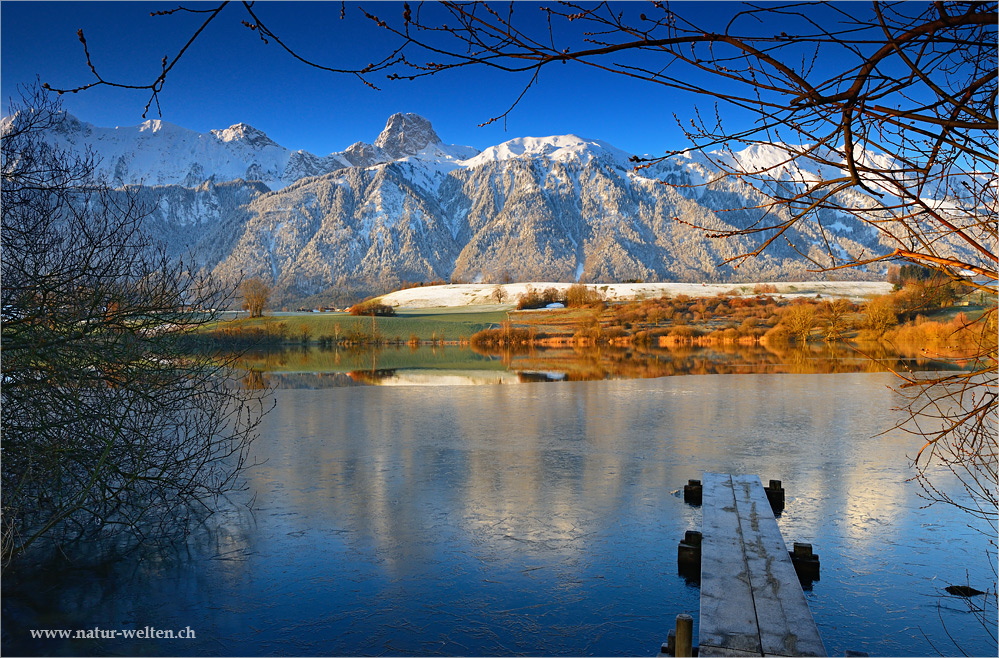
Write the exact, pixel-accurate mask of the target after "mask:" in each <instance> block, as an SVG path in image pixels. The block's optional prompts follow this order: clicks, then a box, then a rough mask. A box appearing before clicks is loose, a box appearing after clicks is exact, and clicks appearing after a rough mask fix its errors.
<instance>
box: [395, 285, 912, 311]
mask: <svg viewBox="0 0 999 658" xmlns="http://www.w3.org/2000/svg"><path fill="white" fill-rule="evenodd" d="M570 285H573V284H571V283H559V282H553V281H546V282H539V281H533V282H530V283H506V284H494V283H464V284H453V285H443V286H424V287H421V288H409V289H408V290H397V291H395V292H391V293H389V294H387V295H383V296H382V297H381V298H380V300H381V302H382V303H383V304H388V305H390V306H393V307H395V308H397V309H419V308H451V307H462V306H479V305H490V306H493V307H495V302H496V298H495V297H494V296H493V295H494V292H495V290H496V288H502V289H503V292H504V293H506V299H507V300H508V302H509V303H508V304H506V305H505V306H506V307H507V308H512V307H513V306H514V305H515V304H516V300H517V297H518V296H519V295H522V294H524V293H525V292H527V288H528V287H531V288H533V289H534V290H537V291H542V290H544V289H545V288H556V289H558V290H564V289H566V288H568V287H569V286H570ZM586 285H587V287H588V288H591V289H596V290H597V291H599V292H600V293H601V294H603V295H604V297H605V298H606V299H607V300H608V301H627V300H633V299H642V298H646V297H660V296H662V295H663V294H664V293H665V294H668V295H670V296H676V295H688V296H690V297H713V296H714V295H719V294H721V293H725V292H734V293H737V294H739V295H740V296H743V297H752V296H754V294H755V293H753V287H754V286H755V285H756V284H755V283H610V284H606V283H590V284H586ZM771 285H773V286H775V287H776V288H777V292H776V293H775V294H776V295H780V296H783V297H815V296H816V295H822V297H845V298H847V299H850V300H853V301H864V300H866V299H868V298H869V297H872V296H876V295H884V294H887V293H889V292H891V289H892V284H890V283H888V282H887V281H786V282H774V283H772V284H771Z"/></svg>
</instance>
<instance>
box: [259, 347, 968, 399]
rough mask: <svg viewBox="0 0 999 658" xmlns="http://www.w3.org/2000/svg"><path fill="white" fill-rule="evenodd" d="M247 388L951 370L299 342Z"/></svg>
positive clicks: (269, 355) (823, 354) (919, 360)
mask: <svg viewBox="0 0 999 658" xmlns="http://www.w3.org/2000/svg"><path fill="white" fill-rule="evenodd" d="M244 363H245V365H246V366H247V368H248V369H249V371H250V372H249V374H248V375H247V378H246V380H245V384H246V385H247V386H249V387H251V388H254V387H260V386H268V385H273V386H278V387H280V388H337V387H344V386H364V385H380V386H385V385H409V386H459V385H461V386H467V385H495V384H520V383H534V382H560V381H599V380H607V379H648V378H653V377H670V376H677V375H725V374H799V375H803V374H829V373H840V374H843V373H873V372H892V371H894V372H898V371H935V370H959V369H961V368H962V367H964V366H966V365H967V364H965V363H963V362H961V361H955V360H950V361H941V360H936V359H932V358H929V357H927V356H925V355H924V354H921V353H920V352H919V351H917V350H914V351H912V352H908V353H907V352H900V351H897V350H894V349H892V348H891V347H889V346H887V345H884V344H881V343H871V344H864V345H857V346H854V345H846V344H842V343H818V344H810V345H807V346H796V345H786V346H782V347H776V346H762V345H752V346H746V345H725V346H716V347H710V348H705V347H693V346H680V347H674V348H669V349H667V348H647V349H637V348H635V347H615V346H600V347H586V348H533V349H522V350H497V351H486V350H481V349H477V348H470V347H464V346H443V347H442V346H435V347H415V348H414V347H409V346H404V345H399V346H389V347H376V348H365V349H346V350H344V349H339V350H338V349H320V348H316V347H300V348H291V349H281V350H267V351H254V352H250V353H248V354H246V355H245V358H244Z"/></svg>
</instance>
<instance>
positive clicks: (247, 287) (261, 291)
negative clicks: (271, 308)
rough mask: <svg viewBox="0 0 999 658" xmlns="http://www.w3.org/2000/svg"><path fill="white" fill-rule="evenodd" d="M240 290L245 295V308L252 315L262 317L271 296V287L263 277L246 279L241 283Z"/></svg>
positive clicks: (252, 316)
mask: <svg viewBox="0 0 999 658" xmlns="http://www.w3.org/2000/svg"><path fill="white" fill-rule="evenodd" d="M239 291H240V293H242V295H243V308H244V309H245V310H247V311H249V312H250V317H251V318H259V317H261V316H262V315H263V314H264V307H265V306H267V300H268V299H270V297H271V287H270V286H269V285H267V283H265V282H264V280H263V279H246V280H245V281H243V283H241V284H240V286H239Z"/></svg>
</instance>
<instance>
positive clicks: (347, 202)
mask: <svg viewBox="0 0 999 658" xmlns="http://www.w3.org/2000/svg"><path fill="white" fill-rule="evenodd" d="M50 137H51V140H52V141H53V142H55V143H56V144H57V145H59V146H63V147H65V148H73V149H83V148H86V147H89V148H91V149H92V150H93V151H94V152H95V154H96V155H98V156H99V157H102V158H103V162H102V164H101V167H102V173H106V174H107V175H108V177H109V179H110V180H112V182H113V183H115V184H118V185H122V184H126V185H129V186H130V190H131V193H133V194H136V195H138V197H139V200H140V202H142V203H143V205H144V206H145V207H147V208H149V209H150V211H151V212H150V214H149V216H148V217H147V218H146V220H145V222H146V226H147V228H148V229H149V231H150V232H151V233H152V234H153V236H154V237H158V238H160V239H162V240H163V241H165V242H166V243H167V244H168V245H169V247H170V249H171V250H172V251H173V252H174V253H177V254H178V255H179V254H181V253H185V252H187V251H188V250H190V251H193V252H194V253H195V255H196V256H197V257H198V259H199V260H200V262H201V265H202V266H203V267H206V268H208V269H211V270H213V271H214V272H215V273H216V274H218V275H220V276H221V277H223V278H225V279H230V280H233V281H235V280H238V279H239V278H241V277H253V276H258V277H261V278H263V279H265V280H266V281H268V282H269V283H270V284H271V285H273V286H274V289H275V298H276V299H277V300H294V299H301V298H304V297H310V296H315V295H325V296H326V297H329V298H336V299H343V298H349V297H352V296H356V295H361V294H369V293H373V292H384V291H385V290H387V289H390V288H393V287H397V286H398V285H399V284H400V283H401V282H403V281H431V280H441V279H443V280H450V281H465V282H491V281H503V280H511V279H512V280H515V281H516V280H520V281H526V280H535V281H586V282H594V283H595V282H607V283H610V282H619V281H624V280H642V281H647V282H652V281H663V282H668V281H696V282H702V281H704V282H712V281H713V282H736V281H758V280H776V279H785V280H786V279H799V280H807V279H810V278H815V277H816V276H819V275H817V274H816V273H815V272H814V270H815V268H816V263H823V264H827V265H836V264H840V263H842V262H843V260H844V259H847V258H850V257H857V256H858V255H870V254H875V253H887V252H888V251H889V250H890V249H889V246H888V243H887V242H886V241H885V240H886V238H885V236H883V235H882V234H879V232H877V231H876V230H872V229H871V227H870V225H868V224H865V223H863V222H861V221H859V220H858V219H856V218H855V217H852V216H850V215H849V214H847V213H841V212H837V211H832V210H825V209H819V210H818V211H817V212H816V219H817V221H814V222H799V223H795V224H794V225H793V226H792V227H791V228H789V229H788V230H787V231H786V232H785V233H784V234H783V236H782V238H786V240H782V241H781V242H779V243H774V244H773V245H772V246H771V248H769V249H768V250H767V251H766V252H764V254H762V255H760V256H758V257H756V258H753V259H750V260H748V261H745V263H743V264H742V265H741V266H740V267H739V268H738V269H734V268H732V267H730V266H727V265H726V266H722V265H720V263H723V262H726V261H728V260H730V259H732V258H734V257H736V256H738V255H740V254H744V253H747V252H749V251H752V250H753V248H754V247H755V245H756V238H757V237H758V236H756V235H753V236H735V237H732V238H728V239H725V240H712V239H709V238H707V236H706V232H705V231H703V230H700V229H698V228H695V227H697V226H700V227H708V228H710V230H711V231H718V232H725V231H738V230H741V229H745V228H748V227H752V226H758V225H759V223H760V222H761V221H765V222H766V223H767V224H774V223H779V222H780V221H784V220H786V219H788V218H787V217H786V210H784V209H776V210H773V211H771V212H770V213H769V215H767V214H766V213H765V211H764V210H762V209H761V208H760V205H761V204H762V203H763V201H764V197H762V196H761V195H760V193H759V192H758V191H757V190H755V189H753V186H751V185H749V184H747V183H746V182H744V181H742V180H740V179H739V178H735V177H724V176H722V171H721V170H720V169H719V168H718V166H717V165H716V164H715V162H719V161H720V162H722V163H723V166H724V164H726V163H728V164H738V165H739V166H741V167H745V168H747V169H749V170H750V171H760V172H762V173H761V174H760V175H759V176H758V177H757V178H758V179H762V181H763V183H764V184H772V185H785V184H788V183H793V182H795V181H798V182H800V181H805V180H814V179H815V178H816V177H818V176H823V177H828V176H829V175H830V174H832V173H833V172H826V171H820V170H817V168H816V170H815V171H810V170H808V169H807V168H803V167H802V166H801V164H800V163H798V162H790V163H789V162H786V160H787V156H786V155H785V154H783V152H782V151H781V149H780V147H779V146H770V147H767V146H756V147H750V148H748V149H745V150H743V151H740V152H736V153H722V152H718V153H710V154H707V155H703V154H694V155H687V156H677V157H674V158H671V159H668V160H666V161H663V162H660V163H657V164H655V165H652V166H649V167H647V168H644V169H640V170H637V171H636V170H635V169H634V163H632V162H630V161H629V158H630V157H631V156H630V155H629V154H628V153H626V152H624V151H622V150H620V149H617V148H615V147H614V146H612V145H610V144H608V143H607V142H603V141H600V140H597V139H588V138H584V137H579V136H576V135H571V134H570V135H555V136H549V137H518V138H514V139H511V140H508V141H506V142H503V143H502V144H497V145H495V146H491V147H489V148H487V149H485V150H484V151H481V152H479V151H478V150H476V149H474V148H471V147H464V146H455V145H449V144H446V143H444V141H443V140H442V139H441V138H440V136H439V135H438V134H437V133H436V131H435V130H434V129H433V126H432V125H431V123H430V122H429V121H428V120H427V119H425V118H423V117H421V116H419V115H416V114H402V113H400V114H394V115H392V116H391V117H389V119H388V121H387V122H386V126H385V129H384V130H383V131H382V132H381V134H379V135H378V137H377V138H376V139H375V140H374V142H373V143H366V142H356V143H354V144H352V145H351V146H349V147H347V148H346V149H344V150H343V151H340V152H336V153H331V154H329V155H327V156H322V157H321V156H317V155H315V154H312V153H308V152H306V151H301V150H300V151H291V150H289V149H286V148H284V147H282V146H280V145H278V144H276V143H275V142H274V141H273V140H271V139H270V138H269V137H268V136H267V135H266V134H265V133H263V132H262V131H260V130H257V129H255V128H253V127H251V126H248V125H246V124H242V123H239V124H235V125H233V126H230V127H229V128H226V129H221V130H214V131H211V132H209V133H197V132H194V131H190V130H187V129H184V128H181V127H179V126H174V125H172V124H169V123H166V122H162V121H147V122H145V123H143V124H141V125H139V126H135V127H132V128H118V129H115V128H98V127H96V126H92V125H91V124H87V123H84V122H82V121H79V120H77V119H75V118H74V117H72V116H70V115H64V117H63V121H62V122H61V125H60V126H59V128H58V129H57V130H55V131H53V134H52V135H51V136H50ZM713 160H714V161H715V162H713ZM830 169H831V168H830ZM768 181H769V182H768ZM759 182H760V181H759V180H758V181H757V183H759ZM663 183H666V184H665V185H664V184H663ZM122 193H123V194H124V193H125V192H124V191H123V192H122ZM868 201H869V200H868ZM846 202H848V203H850V204H854V203H856V204H862V205H858V206H857V207H870V206H867V205H863V204H866V203H867V201H865V198H862V197H860V196H858V197H857V198H856V199H852V198H851V199H847V200H846ZM722 210H724V211H725V212H719V211H722ZM677 220H679V221H677ZM830 251H831V252H832V256H830ZM881 274H882V273H881V272H880V271H871V272H865V271H863V270H844V271H841V275H842V276H845V277H854V278H864V277H878V276H880V275H881Z"/></svg>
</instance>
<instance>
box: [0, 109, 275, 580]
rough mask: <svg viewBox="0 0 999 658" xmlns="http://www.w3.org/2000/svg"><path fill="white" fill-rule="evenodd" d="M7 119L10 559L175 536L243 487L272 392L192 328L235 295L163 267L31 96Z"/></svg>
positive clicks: (132, 211) (2, 318) (126, 206)
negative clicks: (38, 549) (208, 351)
mask: <svg viewBox="0 0 999 658" xmlns="http://www.w3.org/2000/svg"><path fill="white" fill-rule="evenodd" d="M26 94H27V95H26V97H25V98H24V99H23V101H22V103H21V104H20V105H17V106H13V107H12V108H11V110H12V113H11V116H10V117H9V118H8V119H7V120H5V122H4V123H3V125H2V132H0V134H2V142H0V143H2V146H0V156H2V158H0V160H2V173H3V176H2V187H0V209H2V210H0V214H2V220H3V227H2V233H0V236H2V254H3V258H2V260H0V263H2V265H0V277H2V279H3V286H2V287H0V299H2V304H0V334H2V344H3V361H2V373H3V386H2V388H0V408H2V410H3V417H2V423H0V437H2V446H3V463H2V484H3V499H2V504H3V507H2V512H3V513H2V526H0V528H2V535H0V539H2V560H3V565H4V567H6V565H7V564H8V563H9V561H10V560H11V559H12V558H14V557H16V556H18V555H20V554H22V553H24V552H25V551H26V550H27V549H28V548H29V547H31V546H33V545H35V544H36V543H44V542H48V543H49V544H50V545H51V544H54V545H60V544H63V545H64V544H65V543H67V542H70V541H72V540H75V539H92V538H93V537H95V536H102V535H106V534H107V533H108V531H109V530H111V529H115V528H119V529H124V530H127V531H129V532H130V534H125V535H118V536H119V537H125V536H130V537H132V538H133V539H141V538H144V537H150V536H155V537H162V536H163V535H173V534H175V533H179V535H181V536H183V534H184V533H185V532H187V531H188V528H189V524H190V523H191V522H193V521H195V520H196V519H197V518H198V517H199V515H201V514H203V513H207V512H210V511H211V510H212V509H213V506H214V503H215V501H216V500H217V498H218V497H219V496H221V495H223V494H224V493H225V492H227V491H229V490H231V489H232V488H233V487H235V486H237V484H238V480H237V477H238V474H239V472H240V470H241V469H242V467H243V465H244V462H245V459H246V457H247V449H248V447H249V444H250V441H251V440H252V439H253V438H254V432H255V428H256V426H257V424H258V422H259V420H260V417H261V415H262V414H263V412H264V411H265V410H264V408H263V396H262V393H261V392H259V391H250V390H247V389H245V388H241V387H239V386H238V385H234V384H235V383H237V382H238V377H237V376H236V374H235V373H236V369H235V363H234V360H235V357H232V356H226V355H223V354H217V355H210V358H192V357H191V356H190V353H189V350H188V345H187V343H186V342H185V337H186V335H187V334H188V332H190V331H192V330H195V329H197V328H198V327H200V326H203V325H204V324H205V323H208V322H212V321H214V320H215V319H216V318H215V317H214V316H213V313H211V312H209V311H207V310H206V309H214V308H219V307H221V306H223V305H224V303H225V301H226V295H225V291H224V290H222V289H220V288H219V287H218V286H217V285H215V284H214V283H213V282H212V281H211V280H210V279H208V278H206V277H203V276H201V275H198V274H197V273H194V272H191V271H188V270H187V269H186V267H185V264H184V262H178V261H176V260H172V259H169V258H167V256H166V254H165V253H164V252H163V251H162V250H161V249H158V248H157V246H156V245H155V244H153V243H151V242H150V241H149V240H148V239H147V238H146V237H145V236H144V235H143V232H142V229H141V223H142V219H143V216H144V215H143V212H142V209H141V208H139V207H138V206H137V205H136V204H135V201H134V198H133V197H132V196H130V195H127V194H126V195H124V196H123V195H122V194H121V193H119V192H117V191H113V190H111V189H110V188H108V187H107V186H105V185H104V184H103V183H101V181H99V180H96V179H95V178H94V176H93V171H94V160H93V158H92V157H88V156H84V157H77V156H72V155H68V154H67V153H64V152H62V151H60V150H58V149H54V148H52V147H51V146H49V145H48V144H47V143H46V142H45V141H44V139H45V133H46V131H47V130H49V129H50V128H51V127H52V126H53V125H55V124H57V123H58V122H59V121H60V120H61V119H62V116H63V114H62V113H61V112H60V111H59V110H60V108H59V105H58V104H57V103H54V102H52V101H51V99H49V98H48V96H47V95H46V94H43V93H34V94H33V95H32V93H31V92H30V91H28V92H26Z"/></svg>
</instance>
